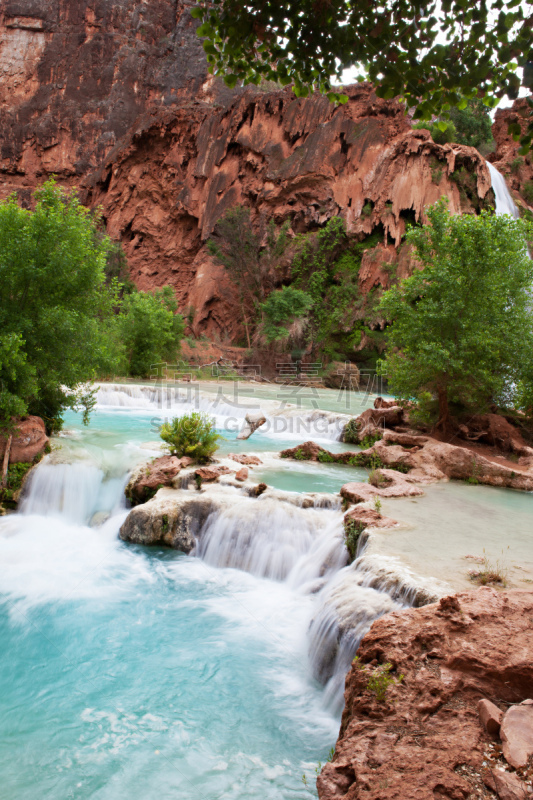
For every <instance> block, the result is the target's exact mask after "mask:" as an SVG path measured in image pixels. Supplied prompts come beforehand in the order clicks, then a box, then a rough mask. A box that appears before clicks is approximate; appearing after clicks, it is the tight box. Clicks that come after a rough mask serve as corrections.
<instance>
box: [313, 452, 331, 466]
mask: <svg viewBox="0 0 533 800" xmlns="http://www.w3.org/2000/svg"><path fill="white" fill-rule="evenodd" d="M317 459H318V460H319V461H320V462H321V463H322V464H332V463H334V462H335V459H334V457H333V456H332V455H331V453H328V451H327V450H320V452H319V454H318V455H317Z"/></svg>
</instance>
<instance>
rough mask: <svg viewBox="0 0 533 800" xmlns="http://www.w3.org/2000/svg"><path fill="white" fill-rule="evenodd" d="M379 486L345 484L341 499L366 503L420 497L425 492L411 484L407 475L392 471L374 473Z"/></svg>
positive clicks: (380, 470) (384, 470)
mask: <svg viewBox="0 0 533 800" xmlns="http://www.w3.org/2000/svg"><path fill="white" fill-rule="evenodd" d="M374 477H375V480H376V484H377V485H373V484H371V483H356V482H353V483H345V484H344V486H343V487H342V488H341V492H340V493H341V497H344V499H345V500H348V502H349V503H366V502H367V501H368V500H372V498H374V497H420V495H423V494H424V492H423V490H422V489H421V488H420V487H419V486H416V485H415V484H413V483H411V482H409V481H408V480H407V478H406V477H405V475H402V473H400V472H396V471H395V470H392V469H377V470H375V471H374Z"/></svg>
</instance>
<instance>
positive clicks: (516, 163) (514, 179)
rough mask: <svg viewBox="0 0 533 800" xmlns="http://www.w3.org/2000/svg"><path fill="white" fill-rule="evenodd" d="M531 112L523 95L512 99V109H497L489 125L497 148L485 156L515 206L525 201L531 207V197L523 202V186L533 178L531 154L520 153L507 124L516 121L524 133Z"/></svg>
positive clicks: (518, 145)
mask: <svg viewBox="0 0 533 800" xmlns="http://www.w3.org/2000/svg"><path fill="white" fill-rule="evenodd" d="M530 111H531V109H530V108H529V106H528V104H527V101H526V99H525V98H520V99H519V100H515V101H514V103H513V105H512V106H511V108H501V109H498V110H497V111H496V114H495V116H494V124H493V126H492V135H493V136H494V139H495V141H496V151H495V152H494V153H491V154H490V155H489V156H488V159H489V161H491V162H492V163H493V164H494V166H495V167H496V169H498V170H499V171H500V172H501V173H502V175H504V176H505V180H506V181H507V185H508V186H509V188H510V189H511V192H512V194H513V196H514V200H515V202H516V203H517V205H519V206H520V205H522V206H523V205H525V204H528V205H529V207H530V208H531V207H532V206H533V202H532V201H531V199H529V200H527V201H526V198H525V196H524V187H525V184H526V183H527V182H528V181H533V154H532V153H529V155H527V156H519V155H518V150H519V148H520V142H515V140H514V139H513V137H512V136H511V135H510V134H509V133H508V132H507V128H508V125H509V123H511V122H514V123H518V124H519V125H520V128H521V130H522V133H525V132H526V128H527V126H528V123H529V114H530Z"/></svg>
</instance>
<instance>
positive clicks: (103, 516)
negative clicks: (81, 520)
mask: <svg viewBox="0 0 533 800" xmlns="http://www.w3.org/2000/svg"><path fill="white" fill-rule="evenodd" d="M110 516H111V515H110V513H109V511H96V512H95V513H94V514H93V515H92V517H91V520H90V522H89V527H91V528H99V527H100V526H101V525H103V524H104V522H107V520H108V519H109V517H110Z"/></svg>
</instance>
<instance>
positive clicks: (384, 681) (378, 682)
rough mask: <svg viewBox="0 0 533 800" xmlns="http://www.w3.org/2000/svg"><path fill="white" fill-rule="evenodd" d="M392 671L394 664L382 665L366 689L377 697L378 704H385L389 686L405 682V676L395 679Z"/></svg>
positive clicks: (370, 679)
mask: <svg viewBox="0 0 533 800" xmlns="http://www.w3.org/2000/svg"><path fill="white" fill-rule="evenodd" d="M391 669H392V664H390V663H389V662H388V661H387V663H385V664H380V666H379V667H376V669H375V670H374V671H373V673H372V675H371V676H370V678H369V679H368V683H367V685H366V688H367V689H368V690H369V691H370V692H373V693H374V694H375V695H376V700H377V701H378V703H383V702H384V701H385V700H386V698H387V690H388V688H389V686H394V685H395V684H398V683H401V682H402V681H403V675H399V676H398V678H394V677H393V676H392V675H391V674H390V671H391Z"/></svg>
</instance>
